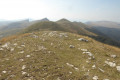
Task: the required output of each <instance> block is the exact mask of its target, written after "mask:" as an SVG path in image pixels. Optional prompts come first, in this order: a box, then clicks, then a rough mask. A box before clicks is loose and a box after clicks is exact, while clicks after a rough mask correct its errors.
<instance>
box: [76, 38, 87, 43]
mask: <svg viewBox="0 0 120 80" xmlns="http://www.w3.org/2000/svg"><path fill="white" fill-rule="evenodd" d="M78 40H79V41H85V42H88V40H87V39H84V38H79V39H78Z"/></svg>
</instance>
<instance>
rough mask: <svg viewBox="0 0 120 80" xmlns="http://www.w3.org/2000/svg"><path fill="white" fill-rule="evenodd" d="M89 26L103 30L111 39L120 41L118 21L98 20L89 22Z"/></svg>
mask: <svg viewBox="0 0 120 80" xmlns="http://www.w3.org/2000/svg"><path fill="white" fill-rule="evenodd" d="M87 24H88V25H89V26H92V27H93V28H95V29H96V30H98V31H100V32H102V33H103V34H105V35H106V36H108V37H110V38H111V39H113V40H115V41H118V42H120V34H119V32H120V25H119V23H116V22H110V21H97V22H88V23H87Z"/></svg>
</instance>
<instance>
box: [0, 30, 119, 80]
mask: <svg viewBox="0 0 120 80" xmlns="http://www.w3.org/2000/svg"><path fill="white" fill-rule="evenodd" d="M61 33H62V34H63V33H65V32H53V31H40V32H37V33H30V34H28V35H27V36H22V37H18V38H17V39H12V40H10V41H8V42H10V45H9V47H8V49H6V48H3V49H4V50H2V51H0V80H5V79H7V80H69V79H70V80H92V78H93V76H98V77H99V80H103V79H110V80H119V79H120V73H119V72H118V71H117V70H116V68H111V67H109V66H108V65H105V66H104V64H105V63H104V62H105V61H106V60H107V59H110V60H109V61H115V63H116V64H117V65H120V59H119V58H120V54H119V53H120V49H119V48H116V47H112V46H108V45H105V44H103V43H100V42H97V41H95V40H93V39H91V38H89V37H85V36H81V35H77V34H72V33H65V34H63V35H62V36H60V34H61ZM64 35H65V36H66V35H67V36H68V37H65V36H64ZM79 38H86V39H88V40H89V42H82V41H78V40H77V39H79ZM4 43H6V42H4ZM14 43H17V45H16V46H15V45H14ZM2 44H3V43H2ZM70 45H74V46H75V48H69V46H70ZM11 48H14V51H10V50H11ZM81 49H88V51H90V52H91V53H92V54H93V55H94V57H95V59H91V60H89V59H88V58H89V56H88V55H86V54H83V52H82V51H81ZM21 51H24V53H19V52H21ZM112 54H115V55H117V58H111V57H110V55H112ZM27 55H30V57H26V56H27ZM21 59H23V60H24V61H21ZM86 61H88V62H86ZM66 63H69V64H72V65H74V67H70V66H68V65H67V64H66ZM94 64H95V65H96V69H92V66H93V65H94ZM23 65H26V68H25V69H24V70H22V66H23ZM75 67H76V68H78V69H79V70H77V71H76V70H75ZM98 68H101V69H103V70H104V71H105V72H104V73H103V72H101V71H100V70H99V69H98ZM2 71H7V73H2ZM22 71H24V72H26V74H25V75H22ZM87 74H88V75H87Z"/></svg>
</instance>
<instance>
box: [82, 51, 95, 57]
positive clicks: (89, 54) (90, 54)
mask: <svg viewBox="0 0 120 80" xmlns="http://www.w3.org/2000/svg"><path fill="white" fill-rule="evenodd" d="M83 54H88V56H90V57H92V56H93V54H92V53H91V52H83Z"/></svg>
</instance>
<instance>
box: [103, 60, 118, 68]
mask: <svg viewBox="0 0 120 80" xmlns="http://www.w3.org/2000/svg"><path fill="white" fill-rule="evenodd" d="M105 63H106V64H107V65H109V66H110V67H115V66H116V64H115V63H114V62H108V61H105Z"/></svg>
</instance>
